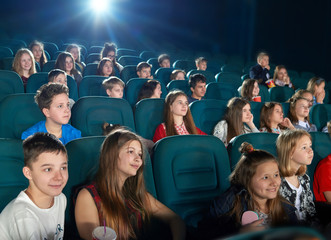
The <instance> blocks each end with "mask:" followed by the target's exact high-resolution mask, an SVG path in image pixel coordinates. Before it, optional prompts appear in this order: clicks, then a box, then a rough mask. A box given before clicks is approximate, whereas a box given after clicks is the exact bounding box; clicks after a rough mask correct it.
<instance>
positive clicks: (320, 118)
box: [309, 104, 331, 131]
mask: <svg viewBox="0 0 331 240" xmlns="http://www.w3.org/2000/svg"><path fill="white" fill-rule="evenodd" d="M309 117H310V121H311V122H312V123H313V124H315V125H316V127H317V129H318V130H319V131H321V130H322V129H323V127H325V126H326V123H327V122H328V121H330V120H331V104H316V105H314V106H312V108H311V109H310V112H309Z"/></svg>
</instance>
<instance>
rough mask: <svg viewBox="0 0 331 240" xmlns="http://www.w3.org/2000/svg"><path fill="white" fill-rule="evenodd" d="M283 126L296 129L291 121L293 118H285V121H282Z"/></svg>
mask: <svg viewBox="0 0 331 240" xmlns="http://www.w3.org/2000/svg"><path fill="white" fill-rule="evenodd" d="M280 124H281V125H282V126H284V127H287V128H288V129H291V130H293V129H295V127H294V126H293V124H292V123H291V120H290V119H289V118H284V119H283V121H282V122H281V123H280Z"/></svg>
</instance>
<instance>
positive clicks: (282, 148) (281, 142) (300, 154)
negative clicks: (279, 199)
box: [276, 129, 316, 221]
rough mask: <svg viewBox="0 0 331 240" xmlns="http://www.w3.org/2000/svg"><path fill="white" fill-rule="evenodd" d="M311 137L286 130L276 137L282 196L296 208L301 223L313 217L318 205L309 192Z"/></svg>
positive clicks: (300, 130) (311, 154) (297, 130)
mask: <svg viewBox="0 0 331 240" xmlns="http://www.w3.org/2000/svg"><path fill="white" fill-rule="evenodd" d="M311 145H312V143H311V136H310V134H309V133H307V132H306V131H305V130H302V129H295V130H290V131H285V132H283V133H281V134H280V135H279V137H278V138H277V143H276V146H277V155H278V161H279V170H280V173H281V176H282V183H281V187H280V193H281V195H282V196H283V197H284V198H286V199H287V200H288V201H289V202H290V203H292V204H293V205H294V206H295V207H296V215H297V217H298V219H299V220H302V221H309V219H310V218H312V217H314V215H315V213H316V211H315V205H314V201H313V194H312V192H311V190H310V179H309V176H308V175H307V174H306V170H307V165H310V163H311V161H312V160H313V157H314V152H313V150H312V148H311Z"/></svg>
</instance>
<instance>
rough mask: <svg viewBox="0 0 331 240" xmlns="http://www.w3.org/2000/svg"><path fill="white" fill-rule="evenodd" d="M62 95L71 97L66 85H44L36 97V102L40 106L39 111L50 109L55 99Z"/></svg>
mask: <svg viewBox="0 0 331 240" xmlns="http://www.w3.org/2000/svg"><path fill="white" fill-rule="evenodd" d="M62 93H64V94H66V95H67V96H68V97H69V88H68V87H67V86H66V85H63V84H59V83H49V84H44V85H42V86H41V87H40V88H39V89H38V91H37V93H36V95H35V96H34V100H35V102H36V103H37V104H38V107H39V109H40V110H41V111H42V110H43V109H44V108H47V109H49V107H50V105H51V104H52V101H53V97H54V96H56V95H59V94H62Z"/></svg>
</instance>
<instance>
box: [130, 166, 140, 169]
mask: <svg viewBox="0 0 331 240" xmlns="http://www.w3.org/2000/svg"><path fill="white" fill-rule="evenodd" d="M131 167H133V168H134V169H137V170H138V169H139V168H140V165H131Z"/></svg>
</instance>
